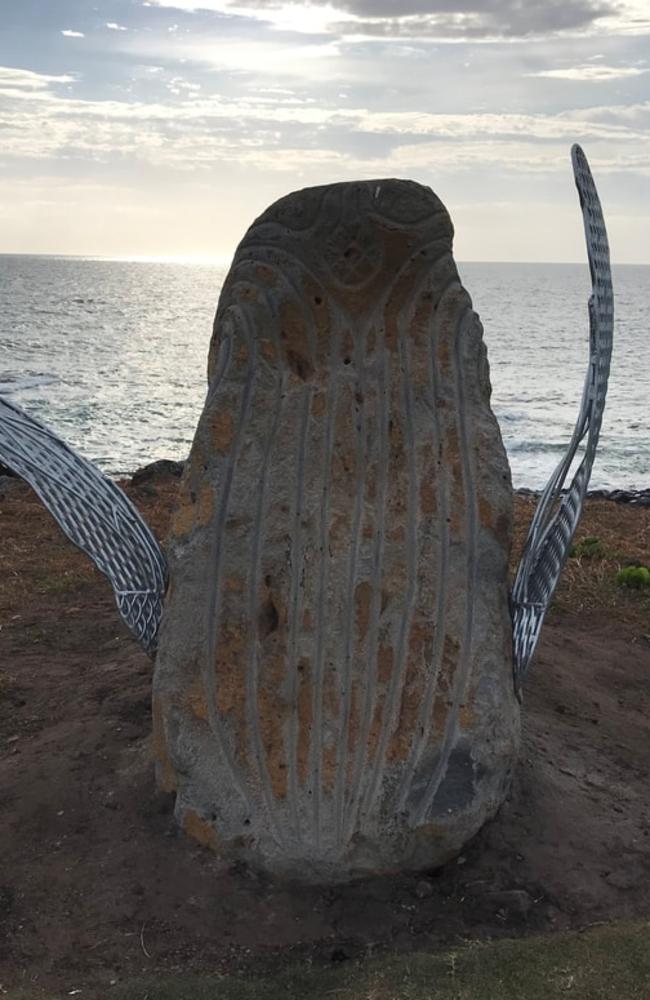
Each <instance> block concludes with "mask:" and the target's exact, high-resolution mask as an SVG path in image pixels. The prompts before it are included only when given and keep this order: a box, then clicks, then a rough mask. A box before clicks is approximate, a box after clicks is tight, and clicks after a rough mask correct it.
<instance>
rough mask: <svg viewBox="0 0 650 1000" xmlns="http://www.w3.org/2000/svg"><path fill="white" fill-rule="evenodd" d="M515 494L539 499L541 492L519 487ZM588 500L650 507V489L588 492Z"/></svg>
mask: <svg viewBox="0 0 650 1000" xmlns="http://www.w3.org/2000/svg"><path fill="white" fill-rule="evenodd" d="M514 493H515V494H516V495H517V496H520V497H533V498H534V497H539V496H541V493H542V491H541V490H530V489H528V487H526V486H519V487H518V488H517V489H516V490H514ZM587 499H588V500H611V501H612V503H625V504H630V505H631V506H632V507H650V489H647V490H588V491H587Z"/></svg>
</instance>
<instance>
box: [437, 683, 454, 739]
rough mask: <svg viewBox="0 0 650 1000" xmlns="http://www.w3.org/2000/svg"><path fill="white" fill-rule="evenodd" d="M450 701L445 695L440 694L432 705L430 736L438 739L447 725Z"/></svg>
mask: <svg viewBox="0 0 650 1000" xmlns="http://www.w3.org/2000/svg"><path fill="white" fill-rule="evenodd" d="M450 704H451V703H450V701H449V700H448V698H447V696H446V695H443V694H440V695H439V697H437V698H436V699H435V701H434V703H433V716H432V735H433V736H434V737H435V738H437V739H439V738H440V736H441V735H442V733H443V732H444V729H445V726H446V725H447V717H448V716H449V708H450Z"/></svg>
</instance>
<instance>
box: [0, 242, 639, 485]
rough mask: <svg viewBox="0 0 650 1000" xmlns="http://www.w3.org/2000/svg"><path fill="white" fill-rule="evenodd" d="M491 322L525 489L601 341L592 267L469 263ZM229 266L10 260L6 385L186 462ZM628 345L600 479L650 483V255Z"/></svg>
mask: <svg viewBox="0 0 650 1000" xmlns="http://www.w3.org/2000/svg"><path fill="white" fill-rule="evenodd" d="M458 268H459V271H460V274H461V279H462V280H463V283H464V284H465V287H466V288H467V290H468V291H469V293H470V295H471V296H472V300H473V303H474V308H475V309H476V311H477V312H478V313H479V315H480V317H481V320H482V322H483V326H484V330H485V341H486V344H487V348H488V356H489V361H490V371H491V379H492V388H493V395H492V405H493V408H494V411H495V413H496V415H497V418H498V420H499V424H500V426H501V432H502V434H503V439H504V442H505V445H506V449H507V452H508V456H509V460H510V465H511V469H512V477H513V483H514V485H515V486H516V487H529V488H531V489H539V488H540V487H542V486H543V485H544V484H545V482H546V480H547V479H548V477H549V475H550V473H551V472H552V470H553V468H554V466H555V465H556V463H557V462H558V460H559V459H560V457H561V455H562V453H563V451H564V449H565V447H566V444H567V442H568V440H569V438H570V436H571V433H572V430H573V424H574V421H575V418H576V416H577V412H578V408H579V404H580V398H581V393H582V385H583V382H584V376H585V369H586V361H587V352H588V318H587V300H588V297H589V293H590V281H589V271H588V267H587V265H586V263H585V264H584V265H583V264H524V263H517V264H496V263H495V264H492V263H490V264H485V263H460V264H459V265H458ZM224 276H225V270H224V269H223V268H221V269H220V268H218V267H215V266H208V265H204V264H201V265H198V264H180V263H166V262H155V263H150V262H142V261H122V260H105V259H96V258H82V257H46V256H38V257H37V256H34V257H30V256H10V255H0V395H3V396H6V397H7V398H8V399H10V400H11V401H13V402H15V403H17V404H18V405H19V406H21V407H23V408H24V409H26V410H28V411H29V412H30V413H33V414H34V415H35V416H37V417H38V418H39V419H41V420H43V421H44V422H45V423H47V424H48V425H50V426H51V427H52V428H53V429H55V430H56V431H57V432H58V433H59V434H60V435H61V436H62V437H63V438H64V439H65V440H66V441H67V442H68V443H69V444H71V445H72V446H73V447H75V448H77V449H78V450H79V451H80V452H81V453H82V454H83V455H85V456H86V457H87V458H89V459H91V460H92V461H94V462H96V463H97V464H98V465H99V466H100V467H101V468H102V469H103V470H104V471H105V472H107V473H108V474H109V475H112V476H117V475H121V474H125V473H131V472H133V471H135V469H137V468H138V467H140V466H142V465H146V464H147V463H148V462H151V461H153V460H155V459H158V458H173V459H182V458H185V457H186V455H187V453H188V450H189V447H190V444H191V441H192V437H193V434H194V429H195V426H196V423H197V420H198V417H199V414H200V412H201V408H202V405H203V400H204V397H205V390H206V378H205V369H206V358H207V350H208V344H209V340H210V334H211V328H212V319H213V316H214V312H215V307H216V302H217V298H218V295H219V289H220V286H221V283H222V281H223V278H224ZM614 291H615V296H616V327H615V345H614V354H613V358H612V374H611V380H610V389H609V396H608V403H607V408H606V411H605V419H604V424H603V431H602V434H601V443H600V451H599V454H598V457H597V459H596V463H595V465H594V471H593V475H592V480H591V486H592V488H605V489H612V488H620V489H640V488H647V487H648V486H650V406H649V405H648V370H649V367H650V366H649V362H650V351H649V349H648V344H649V341H650V334H649V331H648V326H649V322H648V292H649V291H650V266H642V265H639V266H632V265H628V266H621V267H617V268H615V269H614Z"/></svg>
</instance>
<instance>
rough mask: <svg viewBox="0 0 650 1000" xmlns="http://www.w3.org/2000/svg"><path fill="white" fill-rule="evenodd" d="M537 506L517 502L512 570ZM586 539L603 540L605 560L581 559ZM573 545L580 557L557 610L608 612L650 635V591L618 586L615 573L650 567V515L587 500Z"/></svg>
mask: <svg viewBox="0 0 650 1000" xmlns="http://www.w3.org/2000/svg"><path fill="white" fill-rule="evenodd" d="M536 503H537V501H536V500H535V499H531V498H529V497H520V496H517V497H516V498H515V540H514V546H513V553H512V561H511V565H512V566H513V567H514V566H515V565H516V563H517V561H518V558H519V553H520V552H521V549H522V547H523V544H524V541H525V538H526V533H527V531H528V526H529V524H530V521H531V519H532V516H533V511H534V510H535V506H536ZM586 538H596V539H598V540H599V542H600V543H601V544H600V545H599V546H598V548H599V549H600V550H601V551H602V552H603V555H602V556H599V555H595V556H591V557H590V556H588V555H580V552H581V549H582V548H583V545H581V543H583V542H584V540H585V539H586ZM574 541H575V545H576V549H577V555H576V556H574V557H573V558H570V559H569V560H568V561H567V564H566V566H565V568H564V572H563V574H562V579H561V580H560V585H559V587H558V589H557V592H556V595H555V599H554V602H553V610H554V611H555V612H558V611H559V612H570V613H572V614H584V613H591V612H594V611H598V610H600V609H603V608H607V609H608V610H609V611H610V612H612V613H613V614H614V615H615V617H616V618H617V619H618V620H620V621H623V622H626V623H628V624H631V625H634V626H636V627H638V628H640V629H642V630H643V632H644V633H645V632H650V592H649V591H634V590H629V589H627V588H625V587H621V586H619V585H618V584H617V583H616V574H617V573H618V571H619V570H620V569H622V568H623V567H624V566H626V565H629V564H630V562H638V563H641V564H642V565H644V566H650V510H649V509H646V508H640V507H631V506H629V505H626V504H616V503H612V502H611V501H609V500H588V501H587V503H586V504H585V509H584V511H583V515H582V519H581V521H580V524H579V526H578V531H577V533H576V537H575V540H574ZM587 548H589V546H587Z"/></svg>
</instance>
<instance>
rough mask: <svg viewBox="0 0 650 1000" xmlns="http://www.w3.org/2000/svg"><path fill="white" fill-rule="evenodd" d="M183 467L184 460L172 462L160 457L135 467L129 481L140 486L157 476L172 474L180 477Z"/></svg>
mask: <svg viewBox="0 0 650 1000" xmlns="http://www.w3.org/2000/svg"><path fill="white" fill-rule="evenodd" d="M184 468H185V462H173V461H172V460H171V459H169V458H161V459H159V460H158V461H157V462H150V463H149V465H144V466H143V467H142V468H141V469H137V470H136V471H135V472H134V473H133V476H132V478H131V482H132V483H133V485H134V486H140V485H141V484H142V483H148V482H151V480H152V479H156V478H157V477H158V476H174V477H175V478H176V479H180V478H181V476H182V475H183V469H184Z"/></svg>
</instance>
